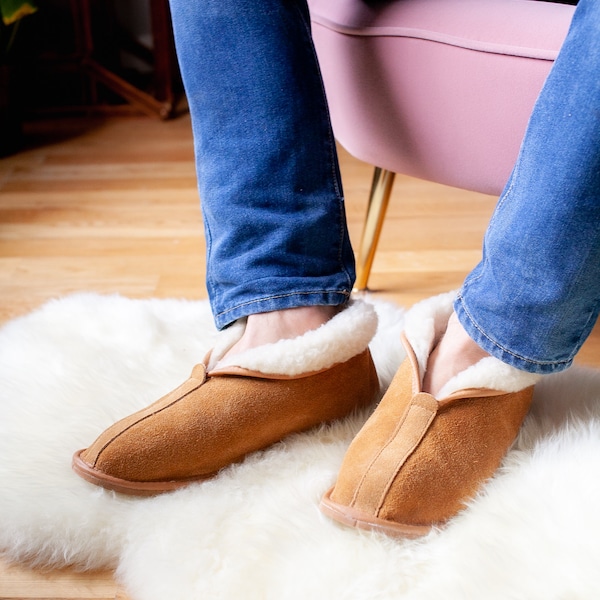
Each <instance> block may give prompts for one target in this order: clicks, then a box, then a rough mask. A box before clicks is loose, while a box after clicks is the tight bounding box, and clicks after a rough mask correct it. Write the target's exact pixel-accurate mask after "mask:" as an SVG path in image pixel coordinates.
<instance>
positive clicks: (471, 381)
mask: <svg viewBox="0 0 600 600" xmlns="http://www.w3.org/2000/svg"><path fill="white" fill-rule="evenodd" d="M455 297H456V292H449V293H446V294H441V295H439V296H434V297H433V298H428V299H427V300H424V301H422V302H419V303H417V304H415V305H414V306H413V307H412V308H411V309H410V310H409V311H408V312H407V314H406V329H405V335H406V338H407V339H408V341H409V342H410V344H411V346H412V348H413V350H414V352H415V356H416V357H417V361H418V363H419V377H420V380H421V382H422V381H423V376H424V374H425V371H426V370H427V361H428V359H429V355H430V354H431V351H432V350H433V348H434V346H435V344H436V343H437V341H438V340H439V338H440V336H441V335H442V334H443V333H444V331H445V330H446V325H447V323H448V319H449V318H450V315H451V314H452V311H453V303H454V299H455ZM540 378H541V375H538V374H536V373H528V372H526V371H521V370H519V369H516V368H515V367H512V366H510V365H507V364H506V363H503V362H502V361H500V360H498V359H497V358H494V357H492V356H489V357H486V358H483V359H481V360H480V361H479V362H477V363H476V364H474V365H472V366H471V367H469V368H468V369H465V370H464V371H462V372H461V373H458V374H457V375H456V376H454V377H453V378H452V379H450V381H448V382H447V383H446V384H445V385H444V386H443V387H442V389H441V390H440V391H439V393H438V398H445V397H447V396H449V395H451V394H453V393H454V392H458V391H460V390H466V389H471V388H473V389H490V390H499V391H504V392H518V391H519V390H522V389H525V388H526V387H529V386H531V385H534V384H535V383H537V382H538V381H539V380H540Z"/></svg>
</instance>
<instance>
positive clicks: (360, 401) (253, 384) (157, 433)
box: [73, 303, 379, 495]
mask: <svg viewBox="0 0 600 600" xmlns="http://www.w3.org/2000/svg"><path fill="white" fill-rule="evenodd" d="M376 323H377V319H376V316H375V315H374V311H373V310H372V308H371V307H370V305H366V304H364V303H361V304H356V303H355V304H354V305H353V306H351V307H350V308H347V309H346V310H344V311H342V312H341V313H340V314H339V315H337V316H336V317H334V319H332V320H331V321H330V322H329V323H327V324H326V325H324V326H322V327H321V328H319V329H318V330H315V331H314V332H308V333H307V334H305V335H304V336H301V337H300V338H296V339H295V340H285V341H282V342H279V343H278V344H270V345H269V346H263V347H261V348H260V349H259V350H258V351H257V352H252V353H251V354H250V355H249V356H245V357H244V355H239V356H237V357H235V359H236V362H237V363H238V364H235V362H232V361H229V362H227V363H226V362H218V357H217V358H215V351H213V352H212V353H211V355H210V357H209V358H208V359H207V360H206V364H207V366H205V365H204V364H201V365H198V366H196V367H195V368H194V370H193V372H192V376H191V377H190V379H188V380H187V381H186V382H185V383H183V384H182V385H181V386H180V387H178V388H177V389H176V390H174V391H173V392H171V393H169V394H167V395H166V396H164V397H163V398H161V399H160V400H158V401H157V402H155V403H154V404H152V405H150V406H149V407H147V408H146V409H144V410H141V411H139V412H137V413H135V414H133V415H131V416H129V417H126V418H125V419H122V420H121V421H119V422H117V423H115V424H114V425H113V426H112V427H110V428H109V429H107V430H106V431H105V432H104V433H102V434H101V435H100V437H99V438H98V439H97V440H96V441H95V442H94V443H93V444H92V445H91V446H90V447H89V448H87V449H85V450H80V451H79V452H77V453H76V454H75V456H74V458H73V469H74V470H75V472H76V473H77V474H78V475H80V476H81V477H83V478H84V479H86V480H87V481H89V482H91V483H94V484H96V485H100V486H102V487H105V488H107V489H111V490H114V491H117V492H121V493H125V494H134V495H152V494H156V493H160V492H166V491H170V490H174V489H177V488H180V487H183V486H185V485H187V484H189V483H190V482H193V481H199V480H203V479H207V478H209V477H212V476H214V475H215V474H216V473H217V472H218V471H219V470H220V469H222V468H224V467H226V466H227V465H229V464H231V463H234V462H237V461H240V460H242V459H243V458H244V456H246V455H247V454H248V453H250V452H253V451H256V450H259V449H262V448H265V447H267V446H269V445H271V444H273V443H275V442H277V441H279V440H281V439H282V438H283V437H285V436H287V435H289V434H291V433H294V432H299V431H304V430H307V429H309V428H311V427H313V426H315V425H318V424H319V423H323V422H328V421H333V420H335V419H338V418H341V417H344V416H346V415H348V414H349V413H351V412H352V411H354V410H356V409H359V408H361V407H365V406H367V405H369V404H371V403H372V402H374V401H375V400H376V399H377V397H378V395H379V381H378V378H377V373H376V371H375V367H374V365H373V361H372V359H371V354H370V352H369V350H368V347H367V346H368V343H369V341H370V339H371V337H372V336H373V334H374V332H375V329H376ZM353 325H354V326H355V327H354V332H353V331H352V326H353ZM348 327H350V329H348ZM238 337H239V336H238ZM229 345H231V340H229ZM222 350H223V349H222V348H221V349H216V353H217V354H223V351H222ZM280 353H281V354H280ZM278 355H280V359H279V360H278V359H277V356H278ZM332 361H333V362H334V364H330V363H331V362H332ZM336 361H337V362H336ZM251 363H253V364H254V368H252V369H251V368H249V365H250V364H251ZM303 364H304V367H305V368H308V369H309V370H308V371H305V372H298V371H301V370H302V369H301V366H302V365H303ZM259 368H260V369H268V368H270V369H271V370H272V371H273V370H275V371H277V370H278V371H279V372H278V373H273V372H265V371H264V370H259Z"/></svg>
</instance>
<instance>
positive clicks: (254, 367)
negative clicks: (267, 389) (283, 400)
mask: <svg viewBox="0 0 600 600" xmlns="http://www.w3.org/2000/svg"><path fill="white" fill-rule="evenodd" d="M236 325H237V326H234V328H232V329H233V331H232V332H231V333H229V332H224V335H223V336H221V337H222V338H223V339H222V340H219V341H218V343H217V345H216V347H215V349H214V351H213V352H212V353H211V359H210V364H209V370H210V369H211V368H215V367H216V368H220V367H227V366H236V367H242V368H244V369H249V370H251V371H259V372H260V373H269V374H277V375H290V376H294V375H301V374H302V373H310V372H312V371H321V370H323V369H327V368H329V367H331V366H333V365H334V364H336V363H343V362H346V361H347V360H350V359H351V358H352V357H353V356H356V355H357V354H359V353H360V352H362V351H363V350H365V348H366V347H367V346H368V345H369V342H370V341H371V339H372V338H373V336H374V335H375V332H376V331H377V314H376V312H375V309H374V308H373V305H371V304H368V303H366V302H363V301H362V300H351V301H350V302H349V303H348V306H347V307H346V308H345V309H344V310H342V311H340V312H339V313H338V314H337V315H335V316H334V317H333V318H332V319H330V320H329V321H328V322H327V323H325V324H324V325H321V327H319V328H318V329H314V330H312V331H308V332H307V333H305V334H304V335H302V336H300V337H297V338H293V339H287V340H280V341H279V342H277V343H274V344H265V345H264V346H259V347H258V348H253V349H252V350H247V351H245V352H241V353H238V354H235V355H233V356H231V357H226V358H224V359H222V357H223V355H224V354H225V352H226V351H227V350H228V349H229V348H230V347H231V346H233V344H234V343H235V342H236V341H238V340H239V339H240V338H241V337H242V334H243V332H244V328H245V324H244V323H243V322H242V323H239V324H237V323H236Z"/></svg>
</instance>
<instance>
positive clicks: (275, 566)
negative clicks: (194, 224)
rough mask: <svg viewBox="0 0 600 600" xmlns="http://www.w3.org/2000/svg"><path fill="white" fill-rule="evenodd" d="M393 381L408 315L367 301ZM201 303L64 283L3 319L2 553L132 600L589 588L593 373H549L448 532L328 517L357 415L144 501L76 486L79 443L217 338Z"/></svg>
mask: <svg viewBox="0 0 600 600" xmlns="http://www.w3.org/2000/svg"><path fill="white" fill-rule="evenodd" d="M373 303H374V304H375V308H376V311H377V313H378V316H379V328H378V333H377V335H376V337H375V339H374V341H373V342H372V349H373V352H374V357H375V361H376V363H377V366H378V369H379V372H380V377H381V379H382V381H383V382H384V384H387V383H388V382H389V380H390V378H391V376H392V374H393V372H394V371H395V369H396V367H397V365H398V364H399V362H400V361H401V359H402V350H401V349H400V345H399V341H398V336H399V332H400V330H401V328H402V323H403V315H404V312H403V310H402V309H400V308H399V307H397V306H395V305H391V304H387V303H383V302H373ZM215 336H216V332H215V330H214V328H213V325H212V320H211V317H210V312H209V308H208V304H207V303H206V302H186V301H178V300H129V299H125V298H122V297H116V296H110V297H106V296H98V295H92V294H83V295H74V296H69V297H67V298H64V299H61V300H57V301H53V302H50V303H48V304H46V305H45V306H43V307H42V308H41V309H39V310H37V311H36V312H34V313H32V314H30V315H27V316H25V317H23V318H19V319H16V320H14V321H12V322H10V323H8V324H7V325H5V326H4V327H3V328H2V330H0V550H2V551H3V552H4V555H5V556H6V557H7V558H9V559H11V560H15V561H26V562H28V563H30V564H31V563H33V564H35V565H38V566H50V567H59V566H63V565H67V564H69V565H77V566H79V567H81V568H106V567H113V568H116V569H117V575H118V578H119V579H120V581H121V582H122V583H123V585H124V586H125V588H126V590H127V592H128V594H130V596H131V597H132V598H134V599H136V600H154V599H156V600H159V599H160V600H164V599H165V598H170V599H175V600H179V599H181V600H194V599H198V600H200V599H203V600H204V599H208V598H211V599H212V598H219V599H227V600H229V599H231V600H240V599H244V600H254V599H256V600H258V599H261V600H288V599H289V600H291V599H302V600H306V599H309V598H310V599H311V600H320V599H323V600H330V599H332V598H336V599H338V600H371V599H372V600H375V599H385V600H388V599H397V598H398V599H400V598H401V599H410V600H417V599H418V600H425V599H435V600H439V599H441V598H443V599H444V600H463V599H477V600H479V599H485V600H494V599H498V600H500V599H502V600H507V599H511V600H515V599H523V600H537V599H539V600H552V599H556V600H578V599H582V600H583V599H585V600H592V599H596V598H599V597H600V542H599V539H598V536H600V374H599V373H598V372H595V371H592V370H584V369H580V368H573V369H571V370H570V371H568V372H566V373H563V374H560V375H557V376H551V377H547V378H545V379H544V380H543V381H542V382H541V383H540V384H539V385H538V387H537V391H536V397H535V401H534V405H533V408H532V411H531V413H530V415H529V416H528V418H527V420H526V423H525V425H524V427H523V429H522V432H521V435H520V437H519V439H518V440H517V442H516V444H515V446H514V448H513V449H512V450H511V452H510V453H509V455H508V456H507V458H506V460H505V461H504V464H503V467H502V468H501V470H500V471H499V472H498V473H497V475H496V476H495V477H494V479H492V480H491V481H490V482H489V483H488V484H487V485H486V487H485V489H484V490H483V491H482V493H481V494H480V496H479V497H478V498H476V499H475V500H474V501H473V502H472V503H471V504H470V505H469V507H468V508H467V509H466V510H465V511H464V512H463V513H461V514H460V515H459V516H458V517H457V518H455V519H454V520H453V521H452V522H451V524H450V525H449V526H448V527H447V528H446V529H445V530H443V531H434V532H432V533H431V534H430V535H429V536H427V537H426V538H424V539H420V540H416V541H398V540H392V539H388V538H386V537H384V536H382V535H380V534H375V533H366V532H359V531H354V530H351V529H348V528H344V527H341V526H339V525H337V524H335V523H333V522H331V521H329V520H328V519H327V518H325V517H323V516H322V515H321V514H320V512H319V511H318V509H317V506H318V501H319V498H320V496H321V494H322V493H323V492H324V491H325V490H326V489H327V488H328V487H329V486H330V485H331V484H332V483H333V481H334V480H335V477H336V472H337V470H338V467H339V465H340V463H341V460H342V457H343V455H344V452H345V449H346V447H347V446H348V444H349V442H350V440H351V439H352V437H353V435H354V434H355V432H356V431H357V430H358V429H359V428H360V426H361V424H362V422H363V421H364V419H365V418H366V416H367V415H366V414H361V415H357V416H353V417H351V418H348V419H346V420H344V421H342V422H338V423H335V424H333V425H329V426H323V427H321V428H319V429H317V430H313V431H310V432H308V433H304V434H299V435H294V436H291V437H290V438H288V439H286V440H285V441H283V442H282V443H279V444H277V445H275V446H273V447H271V448H269V449H268V450H265V451H263V452H260V453H257V454H255V455H253V456H251V457H249V458H248V459H247V460H246V461H245V462H243V463H242V464H239V465H236V466H233V467H231V468H229V469H226V470H225V471H223V472H222V473H221V474H220V475H219V476H218V477H217V478H216V479H214V480H211V481H207V482H204V483H200V484H196V485H193V486H190V487H188V488H186V489H183V490H179V491H177V492H174V493H171V494H166V495H163V496H159V497H154V498H144V499H139V498H130V497H124V496H121V495H118V494H115V493H112V492H107V491H104V490H102V489H99V488H96V487H94V486H92V485H89V484H87V483H86V482H84V481H83V480H81V479H80V478H78V477H77V476H75V475H74V474H73V473H72V472H71V469H70V460H71V455H72V453H73V451H74V450H76V449H79V448H82V447H85V446H87V445H88V444H89V443H90V442H91V441H92V440H93V439H94V438H95V437H96V436H97V435H98V434H99V433H100V432H101V431H102V430H103V429H104V428H105V427H107V426H108V425H110V424H111V423H112V422H114V421H115V420H117V419H119V418H121V417H123V416H125V415H127V414H129V413H131V412H133V411H134V410H137V409H138V408H140V407H143V406H145V405H146V404H148V403H149V402H151V401H153V400H155V399H156V398H157V397H158V396H159V395H161V394H163V393H165V392H167V391H168V390H170V389H171V388H172V387H174V386H175V385H177V384H178V383H180V381H181V380H183V379H184V378H186V377H187V376H188V375H189V373H190V371H191V368H192V365H193V364H194V363H196V362H198V361H200V360H201V359H202V357H203V356H204V353H205V351H206V350H207V349H208V348H209V347H211V346H212V345H213V343H214V341H215Z"/></svg>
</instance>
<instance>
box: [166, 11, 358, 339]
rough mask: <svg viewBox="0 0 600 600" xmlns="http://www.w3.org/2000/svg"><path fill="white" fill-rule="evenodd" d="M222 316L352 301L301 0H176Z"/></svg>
mask: <svg viewBox="0 0 600 600" xmlns="http://www.w3.org/2000/svg"><path fill="white" fill-rule="evenodd" d="M171 10H172V14H173V24H174V30H175V38H176V45H177V53H178V58H179V62H180V66H181V71H182V76H183V80H184V85H185V89H186V94H187V98H188V102H189V106H190V112H191V116H192V127H193V134H194V144H195V154H196V169H197V175H198V185H199V190H200V196H201V202H202V211H203V216H204V225H205V233H206V241H207V263H208V265H207V287H208V292H209V297H210V300H211V306H212V309H213V313H214V315H215V321H216V323H217V326H218V327H225V326H227V325H228V324H230V323H231V322H233V321H234V320H236V319H238V318H240V317H243V316H247V315H249V314H252V313H257V312H265V311H270V310H278V309H282V308H290V307H295V306H307V305H315V304H325V305H337V304H343V303H345V302H346V301H347V299H348V297H349V294H350V291H351V289H352V286H353V283H354V255H353V253H352V249H351V247H350V241H349V238H348V233H347V228H346V220H345V208H344V200H343V193H342V185H341V181H340V175H339V168H338V162H337V155H336V150H335V143H334V139H333V134H332V131H331V125H330V121H329V113H328V108H327V103H326V99H325V93H324V89H323V84H322V81H321V75H320V71H319V67H318V63H317V59H316V54H315V51H314V47H313V44H312V37H311V33H310V19H309V13H308V7H307V5H306V0H260V1H256V0H171Z"/></svg>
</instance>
